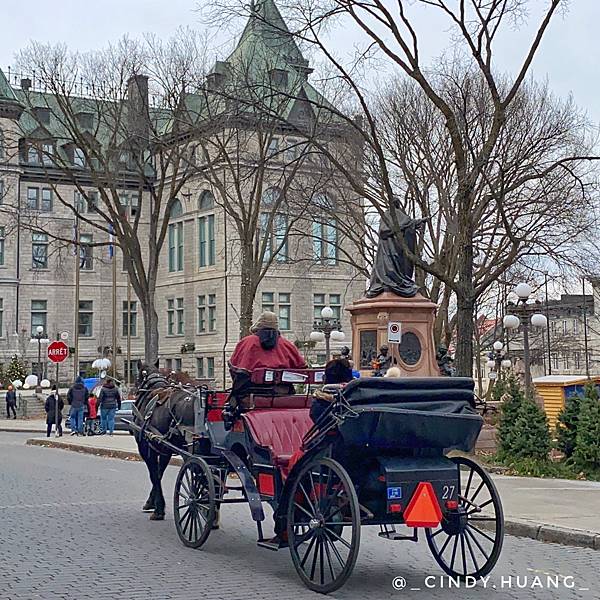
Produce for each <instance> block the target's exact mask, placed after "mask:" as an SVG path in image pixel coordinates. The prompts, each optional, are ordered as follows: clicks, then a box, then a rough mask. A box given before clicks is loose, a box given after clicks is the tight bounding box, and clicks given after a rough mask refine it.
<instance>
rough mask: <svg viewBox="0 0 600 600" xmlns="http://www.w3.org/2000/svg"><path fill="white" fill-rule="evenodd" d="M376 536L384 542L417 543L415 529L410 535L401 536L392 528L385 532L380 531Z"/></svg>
mask: <svg viewBox="0 0 600 600" xmlns="http://www.w3.org/2000/svg"><path fill="white" fill-rule="evenodd" d="M378 535H379V537H380V538H383V539H384V540H390V542H398V541H400V540H408V541H410V542H418V541H419V538H418V534H417V530H416V528H415V529H413V534H412V535H402V534H401V533H398V532H397V531H396V530H395V529H394V528H392V529H386V530H385V531H380V532H379V534H378Z"/></svg>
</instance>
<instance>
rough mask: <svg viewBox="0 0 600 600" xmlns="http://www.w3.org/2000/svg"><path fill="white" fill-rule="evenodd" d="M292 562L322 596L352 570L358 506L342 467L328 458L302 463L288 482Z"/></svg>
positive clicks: (356, 544) (357, 526)
mask: <svg viewBox="0 0 600 600" xmlns="http://www.w3.org/2000/svg"><path fill="white" fill-rule="evenodd" d="M287 533H288V542H289V547H290V552H291V554H292V561H293V563H294V567H295V568H296V571H297V572H298V575H299V576H300V578H301V579H302V581H303V582H304V584H305V585H306V586H307V587H308V588H310V589H311V590H314V591H315V592H321V593H323V594H327V593H329V592H333V591H335V590H337V589H338V588H340V587H341V586H342V585H344V583H345V582H346V580H347V579H348V577H350V575H351V573H352V569H354V564H355V563H356V558H357V556H358V549H359V545H360V507H359V504H358V498H357V496H356V491H355V489H354V485H353V484H352V481H351V479H350V477H349V475H348V473H347V472H346V470H345V469H344V468H343V467H342V466H341V465H340V464H339V463H338V462H336V461H335V460H332V459H330V458H320V459H315V460H314V461H312V462H310V463H309V464H308V465H306V466H305V467H304V468H303V469H302V470H301V471H300V473H299V474H298V477H297V478H296V480H295V481H294V482H293V484H292V489H291V492H290V495H289V501H288V510H287Z"/></svg>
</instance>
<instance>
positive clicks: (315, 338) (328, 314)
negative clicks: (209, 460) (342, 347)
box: [309, 306, 346, 361]
mask: <svg viewBox="0 0 600 600" xmlns="http://www.w3.org/2000/svg"><path fill="white" fill-rule="evenodd" d="M313 327H314V331H311V333H310V336H309V337H310V341H311V342H325V357H326V361H328V360H329V351H330V340H333V341H334V342H343V341H344V340H345V339H346V335H345V334H344V332H343V331H340V327H341V326H340V322H339V321H338V320H337V319H334V318H333V309H332V308H331V307H330V306H325V307H324V308H322V309H321V320H320V321H319V320H315V322H314V323H313Z"/></svg>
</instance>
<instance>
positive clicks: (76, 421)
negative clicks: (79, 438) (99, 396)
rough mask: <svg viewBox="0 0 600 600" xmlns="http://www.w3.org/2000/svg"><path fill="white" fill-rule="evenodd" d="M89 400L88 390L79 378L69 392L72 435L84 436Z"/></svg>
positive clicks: (68, 400)
mask: <svg viewBox="0 0 600 600" xmlns="http://www.w3.org/2000/svg"><path fill="white" fill-rule="evenodd" d="M87 399H88V391H87V388H86V387H85V385H84V383H83V379H82V378H81V377H78V378H77V379H76V380H75V383H74V384H73V385H72V386H71V387H70V388H69V391H68V392H67V402H68V403H69V404H70V405H71V412H70V417H71V435H83V415H84V412H85V405H86V402H87Z"/></svg>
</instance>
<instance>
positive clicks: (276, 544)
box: [256, 538, 288, 552]
mask: <svg viewBox="0 0 600 600" xmlns="http://www.w3.org/2000/svg"><path fill="white" fill-rule="evenodd" d="M256 545H257V546H260V547H261V548H266V549H267V550H272V551H273V552H277V550H280V549H281V548H287V547H288V544H287V542H284V541H283V540H280V539H275V538H273V539H271V540H258V541H257V542H256Z"/></svg>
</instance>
